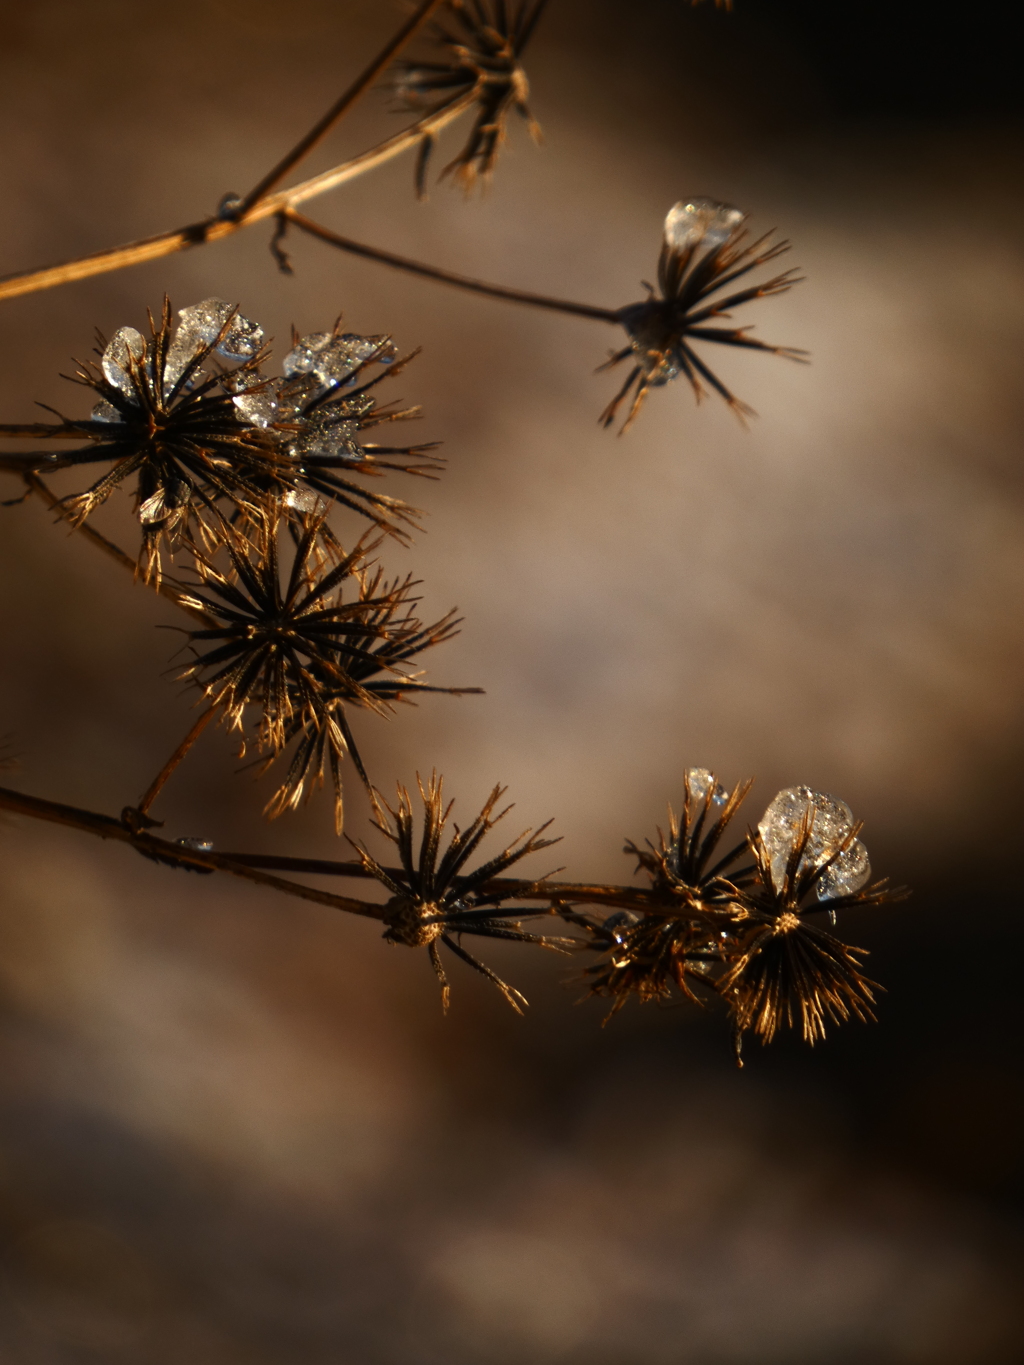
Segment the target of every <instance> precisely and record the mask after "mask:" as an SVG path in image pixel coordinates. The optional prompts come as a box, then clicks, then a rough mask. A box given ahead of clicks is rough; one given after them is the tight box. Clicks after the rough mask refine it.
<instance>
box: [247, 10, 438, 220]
mask: <svg viewBox="0 0 1024 1365" xmlns="http://www.w3.org/2000/svg"><path fill="white" fill-rule="evenodd" d="M442 4H444V0H423V3H422V4H421V5H420V6H419V8H418V9H417V10H416V12H415V13H414V14H413V15H411V17H410V18H409V20H408V22H407V23H405V24H403V25H402V27H401V28H400V29H399V31H398V32H397V33H396V34H395V36H394V38H392V40H391V41H390V42H389V43H388V44H387V45H386V46H385V48H384V50H383V51H382V52H381V53H379V54H378V56H377V57H375V58H374V60H373V61H372V62H371V63H370V65H369V66H368V67H367V68H366V70H365V71H364V72H363V73H362V74H361V75H360V76H358V77H357V78H356V80H355V81H354V82H353V83H352V85H350V86H349V88H348V89H347V90H346V91H345V93H344V94H343V95H342V96H341V98H340V99H338V100H337V101H336V102H335V103H334V104H332V105H331V107H330V109H328V111H327V113H326V114H324V116H323V118H322V119H320V120H319V122H317V123H315V124H314V125H313V127H312V128H311V129H310V130H309V132H308V133H307V134H306V135H305V137H303V138H300V139H299V141H298V142H297V143H296V144H295V146H294V147H293V148H292V149H291V151H290V152H288V153H287V155H285V156H283V157H282V158H281V160H280V161H279V162H278V163H277V165H276V166H274V168H273V169H272V170H270V171H268V172H267V174H266V175H265V176H264V177H263V179H262V180H261V181H260V182H259V184H258V185H256V186H254V188H253V189H251V190H250V191H249V193H248V194H247V195H246V196H245V198H244V199H243V200H242V202H241V204H240V205H239V207H238V209H237V210H236V216H238V217H244V216H245V215H246V214H247V213H249V211H250V210H251V209H252V208H253V207H254V206H255V205H256V204H258V203H259V202H260V200H261V199H263V198H265V197H266V195H268V194H269V193H270V191H271V190H272V189H273V188H274V187H275V185H280V183H281V181H282V180H284V179H285V178H286V176H288V175H289V174H290V173H291V172H292V171H293V170H294V169H295V167H296V166H297V165H298V164H299V162H300V161H303V160H305V158H306V157H307V156H308V155H309V153H310V152H311V151H312V150H313V148H314V147H315V146H316V145H317V144H318V143H319V142H322V141H323V139H324V138H325V137H326V136H327V134H328V133H329V132H330V131H331V129H332V128H333V127H334V126H335V124H337V123H338V122H339V121H340V120H341V119H342V118H343V117H344V116H345V115H346V114H347V113H348V111H349V110H350V109H351V108H352V106H353V105H354V104H355V102H356V100H358V99H359V98H360V96H362V95H364V94H365V93H366V91H367V90H369V88H370V86H371V85H373V83H374V81H375V80H376V79H377V78H378V76H380V75H381V74H382V73H383V72H384V71H385V70H386V69H387V68H388V67H389V66H390V65H391V63H392V61H393V60H394V59H395V57H397V56H398V54H399V52H401V50H402V48H403V47H405V45H406V43H408V42H409V40H410V39H411V38H413V37H415V35H416V34H417V33H418V32H419V30H420V29H421V28H422V27H423V25H424V24H425V23H426V22H427V20H428V19H429V18H430V17H431V15H432V14H434V13H435V11H437V10H439V9H440V8H441V6H442Z"/></svg>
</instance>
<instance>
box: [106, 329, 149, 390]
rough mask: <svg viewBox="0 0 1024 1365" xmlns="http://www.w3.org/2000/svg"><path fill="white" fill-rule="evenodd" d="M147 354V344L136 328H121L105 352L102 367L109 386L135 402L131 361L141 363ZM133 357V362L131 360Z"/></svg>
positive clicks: (111, 339)
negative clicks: (130, 373) (111, 385)
mask: <svg viewBox="0 0 1024 1365" xmlns="http://www.w3.org/2000/svg"><path fill="white" fill-rule="evenodd" d="M145 354H146V343H145V341H144V339H143V336H142V333H141V332H137V331H136V330H135V328H134V327H119V328H118V329H117V331H116V332H115V333H114V335H113V336H112V337H111V338H110V344H109V345H108V346H107V349H106V350H105V351H104V352H103V358H102V360H101V361H100V367H101V369H102V370H103V376H104V378H105V379H106V381H107V383H108V384H113V386H114V388H115V389H120V390H121V392H122V393H123V394H124V395H125V397H126V398H131V399H132V400H133V401H134V400H135V387H134V385H133V384H132V381H131V378H130V376H129V368H130V366H131V360H134V361H135V362H136V364H138V363H139V362H141V360H142V358H143V356H144V355H145ZM129 357H131V360H130V359H129Z"/></svg>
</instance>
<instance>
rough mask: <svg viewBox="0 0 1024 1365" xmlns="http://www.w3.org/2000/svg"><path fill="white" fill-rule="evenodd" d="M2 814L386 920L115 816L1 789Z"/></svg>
mask: <svg viewBox="0 0 1024 1365" xmlns="http://www.w3.org/2000/svg"><path fill="white" fill-rule="evenodd" d="M0 810H8V811H12V812H13V813H14V814H16V815H27V816H29V818H30V819H33V820H48V821H50V822H51V823H53V824H57V825H66V826H68V827H70V828H71V829H77V830H80V831H81V832H82V833H83V834H92V835H94V836H96V837H97V838H100V839H113V840H115V841H116V842H117V843H122V844H130V845H131V846H132V847H133V848H134V849H136V850H137V851H138V852H139V853H141V854H142V855H143V856H144V857H146V858H152V859H154V860H155V861H156V862H160V863H165V864H168V865H170V866H172V867H181V868H191V869H192V870H193V871H196V872H227V873H229V874H230V875H231V876H232V877H241V878H242V879H243V880H245V881H248V882H254V883H256V885H257V886H266V887H268V888H269V889H270V890H272V891H281V892H283V893H284V894H285V895H287V896H297V897H298V898H299V900H304V901H313V902H314V903H315V904H317V905H327V906H330V907H331V909H333V910H344V911H345V912H346V913H348V914H350V915H363V916H365V917H366V918H369V919H380V918H381V915H382V913H383V906H381V905H377V904H374V902H373V901H357V900H351V899H349V898H348V897H347V896H334V895H332V894H331V893H330V892H329V891H319V890H317V889H316V888H315V887H312V886H302V885H301V884H300V883H299V882H289V881H285V880H284V879H283V878H282V877H273V876H271V875H270V874H269V873H268V872H261V871H260V870H259V869H258V868H254V867H244V866H242V864H240V863H235V862H233V861H232V860H231V859H230V858H226V857H224V855H223V854H218V853H200V852H198V851H197V850H193V849H189V848H184V847H183V846H182V845H181V844H173V843H171V842H170V841H169V840H167V839H158V838H157V837H156V836H155V835H153V834H147V833H144V832H142V831H139V830H132V829H129V828H128V826H127V825H125V824H122V823H121V821H120V820H114V819H112V818H111V817H110V816H109V815H99V814H97V813H96V812H95V811H88V810H80V809H79V808H78V807H76V806H64V805H61V804H60V803H58V802H56V801H44V800H42V799H41V798H39V797H37V796H25V795H24V794H23V793H22V792H16V791H11V790H9V789H8V788H7V787H0Z"/></svg>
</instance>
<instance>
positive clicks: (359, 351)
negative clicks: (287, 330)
mask: <svg viewBox="0 0 1024 1365" xmlns="http://www.w3.org/2000/svg"><path fill="white" fill-rule="evenodd" d="M395 355H396V351H395V347H394V344H393V343H392V341H391V339H390V338H389V337H386V336H378V337H361V336H357V335H356V334H355V333H354V332H346V333H345V335H344V336H335V335H334V334H333V332H311V333H310V334H309V335H308V336H304V337H303V338H302V339H301V340H300V341H299V342H298V344H297V345H296V346H294V347H293V348H292V350H290V351H289V352H288V354H287V355H286V356H285V358H284V362H283V365H282V369H283V370H284V373H285V375H287V377H288V378H289V379H294V378H295V377H296V376H298V375H300V374H308V375H312V376H313V378H314V379H317V380H319V382H320V383H321V384H323V385H326V386H327V387H328V388H334V387H336V386H337V385H339V384H341V383H343V382H344V381H345V380H347V379H350V377H351V376H352V375H354V374H355V372H356V370H358V369H359V367H360V366H361V365H365V364H366V362H367V361H368V360H378V361H380V363H381V364H382V365H390V364H392V363H393V361H394V359H395Z"/></svg>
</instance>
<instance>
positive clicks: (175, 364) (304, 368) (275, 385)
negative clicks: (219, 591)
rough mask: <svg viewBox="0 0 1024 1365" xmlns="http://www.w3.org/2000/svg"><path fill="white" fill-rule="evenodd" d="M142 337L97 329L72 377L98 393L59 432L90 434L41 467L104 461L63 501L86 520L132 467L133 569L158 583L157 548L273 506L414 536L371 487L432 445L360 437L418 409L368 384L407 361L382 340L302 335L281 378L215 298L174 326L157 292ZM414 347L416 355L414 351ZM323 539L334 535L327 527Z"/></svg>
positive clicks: (406, 519)
mask: <svg viewBox="0 0 1024 1365" xmlns="http://www.w3.org/2000/svg"><path fill="white" fill-rule="evenodd" d="M150 331H151V337H150V338H149V339H148V340H147V339H146V338H145V337H143V336H142V334H141V333H140V332H138V331H136V330H135V328H133V327H121V328H119V329H118V331H117V332H115V334H114V336H113V337H112V338H111V340H110V341H109V343H108V342H106V341H104V340H103V338H100V348H99V351H98V354H99V364H98V365H97V364H91V363H90V364H86V365H83V366H81V367H80V369H79V371H78V373H77V374H76V375H75V376H74V378H75V379H76V381H77V382H78V383H81V384H84V385H86V386H87V387H89V388H91V389H92V390H93V392H94V395H95V396H96V397H97V399H98V401H97V402H96V403H95V405H94V407H93V410H92V414H91V417H90V418H89V420H87V421H84V422H78V421H75V422H63V423H62V424H61V426H60V427H55V428H53V430H54V431H55V432H57V433H60V434H61V435H67V434H69V433H74V434H80V435H81V436H82V437H84V438H86V439H87V440H88V444H87V445H85V446H83V447H82V448H80V449H78V450H72V451H71V452H70V453H66V454H65V453H61V454H60V455H56V456H52V457H47V460H46V464H45V465H40V468H46V469H48V470H57V469H61V468H64V467H68V466H78V465H87V464H98V463H103V462H108V463H109V464H110V466H111V467H110V468H109V469H108V470H107V472H106V473H105V474H103V475H102V476H101V478H99V479H98V480H97V481H96V482H95V483H94V484H93V485H92V487H91V488H89V489H87V490H86V491H85V492H84V493H80V494H77V495H74V496H72V497H70V498H66V499H64V502H63V508H64V514H65V515H66V516H68V517H69V518H70V519H71V521H72V522H73V523H75V524H78V523H80V522H81V521H83V520H84V519H85V518H86V517H88V516H89V515H90V514H91V513H92V512H93V511H94V510H95V509H96V508H97V507H99V506H100V505H101V504H102V503H103V502H105V501H106V499H107V498H108V497H109V496H110V494H111V493H112V492H113V491H114V489H115V488H118V487H119V486H121V485H122V484H125V483H127V482H128V481H129V480H131V479H132V478H133V477H134V489H133V491H134V498H135V510H136V514H137V516H138V519H139V522H140V525H141V529H142V548H141V551H140V555H139V570H140V572H141V574H142V576H143V577H144V578H145V579H146V580H147V581H158V580H159V576H160V569H161V563H160V560H161V549H169V550H171V551H172V552H173V551H174V550H175V548H177V546H178V545H179V544H180V543H181V542H182V541H184V542H186V543H187V544H189V545H192V546H195V545H197V544H199V545H203V546H205V547H206V548H207V549H211V548H213V547H215V546H216V545H217V544H219V543H220V541H222V540H223V539H224V538H225V536H227V535H229V534H230V532H229V529H228V528H229V527H233V528H234V530H235V531H236V532H238V531H244V530H245V529H247V528H248V527H250V526H258V525H259V523H260V521H261V518H262V517H263V516H264V514H266V513H267V512H268V510H270V509H271V508H275V507H276V508H278V509H279V510H281V509H283V510H284V511H286V512H288V511H295V512H298V513H300V514H301V513H306V512H316V511H319V510H324V509H325V508H326V507H327V506H328V504H329V503H330V502H332V501H337V502H341V503H343V504H344V505H345V506H347V507H349V508H351V509H352V510H354V511H356V512H358V513H359V514H360V515H361V516H364V517H366V518H368V519H369V520H370V521H372V522H374V523H375V524H377V525H379V526H380V527H381V528H382V529H384V530H386V531H389V532H391V533H392V534H395V535H398V536H400V537H402V538H406V539H407V538H408V532H407V531H406V530H405V527H406V526H407V525H411V524H413V523H414V522H415V518H416V517H417V516H418V513H417V512H416V509H415V508H413V507H410V506H408V504H406V503H405V502H403V501H401V500H400V499H397V498H392V497H388V496H386V495H384V494H382V493H379V492H376V491H374V490H372V489H371V488H369V487H367V486H366V480H370V481H371V482H372V481H376V480H378V479H379V478H380V477H381V476H382V475H384V474H387V473H389V472H395V471H402V472H405V473H411V474H420V475H427V476H435V475H436V473H437V472H438V470H439V469H440V468H441V466H442V462H441V461H440V460H439V459H438V458H437V457H436V456H434V455H433V454H431V453H429V452H430V451H431V450H432V447H431V446H429V445H426V446H397V445H383V444H377V443H374V442H372V441H371V442H367V441H366V440H365V439H364V435H363V433H365V432H368V431H370V430H371V429H373V428H375V427H379V426H382V425H383V424H386V423H389V422H394V421H401V420H406V419H409V418H413V417H416V416H418V415H419V414H418V409H415V408H406V409H395V408H392V407H390V406H385V407H381V406H379V405H378V403H377V399H376V396H375V394H374V392H373V390H374V389H375V387H376V385H377V384H379V383H380V382H381V380H382V379H385V378H388V377H389V376H391V375H393V374H397V373H399V372H400V371H401V369H402V367H403V365H404V364H405V363H407V361H408V360H410V359H411V358H412V357H411V356H409V357H406V359H405V360H404V361H397V362H396V354H397V353H396V349H395V346H394V344H393V342H392V341H391V339H390V338H389V337H359V336H355V335H353V334H351V333H347V334H341V332H340V330H339V327H338V325H337V324H336V325H335V328H334V330H333V331H331V332H324V333H313V334H312V335H311V336H308V337H303V338H301V339H299V338H296V344H295V345H294V346H293V348H292V351H291V352H290V353H289V354H288V355H287V356H286V357H285V361H284V370H285V373H284V375H283V376H278V377H275V376H273V375H269V374H267V373H265V372H264V369H263V368H262V367H264V366H265V365H266V362H267V360H268V359H269V352H268V351H267V350H266V349H265V348H264V347H263V330H262V328H261V327H260V326H259V325H258V324H256V323H254V322H250V321H249V319H248V318H245V317H243V316H242V315H241V314H240V313H239V312H238V310H237V309H236V308H235V307H233V306H232V305H231V304H228V303H225V302H224V301H223V300H221V299H206V300H205V301H204V302H203V303H199V304H194V305H192V306H190V307H187V308H183V309H182V310H181V311H180V313H179V314H178V322H177V325H174V324H173V323H172V313H171V306H170V303H169V302H168V301H167V300H166V299H165V300H164V306H163V311H162V313H161V317H160V321H159V324H157V323H153V322H152V319H151V325H150ZM414 354H415V353H414ZM325 534H326V535H327V536H328V537H329V532H327V531H326V529H325Z"/></svg>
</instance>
